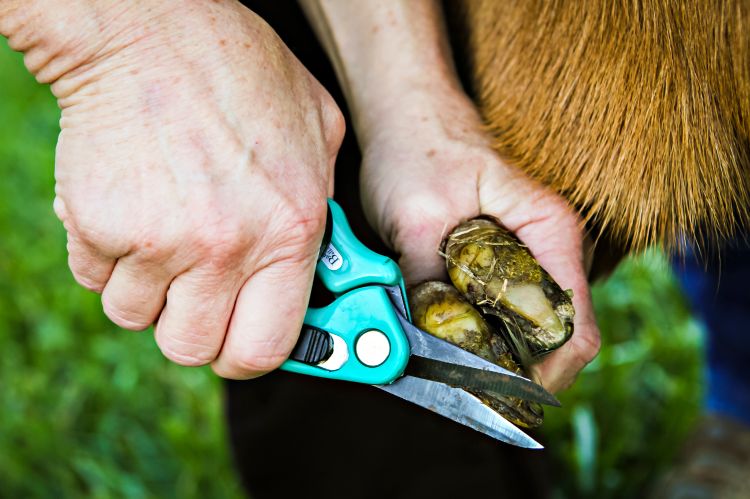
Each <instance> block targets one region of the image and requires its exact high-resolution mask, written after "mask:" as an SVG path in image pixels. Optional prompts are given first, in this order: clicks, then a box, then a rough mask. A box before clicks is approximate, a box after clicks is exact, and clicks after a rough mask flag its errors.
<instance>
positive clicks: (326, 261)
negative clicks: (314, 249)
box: [320, 243, 344, 270]
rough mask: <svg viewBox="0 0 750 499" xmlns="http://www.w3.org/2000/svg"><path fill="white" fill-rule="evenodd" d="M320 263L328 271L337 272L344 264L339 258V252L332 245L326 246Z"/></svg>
mask: <svg viewBox="0 0 750 499" xmlns="http://www.w3.org/2000/svg"><path fill="white" fill-rule="evenodd" d="M320 261H322V262H323V265H325V266H326V267H327V268H328V270H338V269H340V268H341V266H342V265H343V264H344V259H343V258H342V257H341V253H339V250H337V249H336V247H335V246H334V245H333V243H330V244H329V245H328V247H327V248H326V252H325V253H324V254H323V256H322V257H321V258H320Z"/></svg>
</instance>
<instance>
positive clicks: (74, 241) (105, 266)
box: [67, 232, 115, 293]
mask: <svg viewBox="0 0 750 499" xmlns="http://www.w3.org/2000/svg"><path fill="white" fill-rule="evenodd" d="M67 249H68V266H69V267H70V271H71V272H72V273H73V277H74V278H75V280H76V282H78V284H80V285H81V286H83V287H84V288H86V289H89V290H91V291H95V292H97V293H101V292H102V290H103V289H104V287H105V285H106V284H107V281H108V280H109V277H110V275H111V274H112V270H113V269H114V267H115V259H114V258H112V257H108V256H105V255H102V254H101V253H99V252H98V251H97V250H96V249H94V248H93V247H92V246H90V245H88V244H86V243H84V242H83V241H82V240H80V239H79V238H78V237H76V236H75V235H73V234H71V233H70V232H68V244H67Z"/></svg>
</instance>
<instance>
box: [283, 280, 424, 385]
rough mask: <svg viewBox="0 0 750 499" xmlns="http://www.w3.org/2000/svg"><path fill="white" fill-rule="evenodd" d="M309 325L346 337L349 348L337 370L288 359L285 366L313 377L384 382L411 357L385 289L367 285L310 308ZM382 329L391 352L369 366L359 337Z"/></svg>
mask: <svg viewBox="0 0 750 499" xmlns="http://www.w3.org/2000/svg"><path fill="white" fill-rule="evenodd" d="M305 324H308V325H310V326H314V327H317V328H320V329H323V330H325V331H327V332H328V333H329V334H335V335H337V336H339V337H340V338H342V339H343V340H344V342H345V343H346V347H347V359H346V362H344V364H343V365H342V366H341V367H340V368H338V369H336V370H328V369H325V368H323V367H320V366H316V365H310V364H305V363H303V362H299V361H296V360H291V359H290V360H287V361H286V362H285V363H284V364H282V366H281V369H283V370H285V371H291V372H295V373H299V374H307V375H309V376H318V377H321V378H330V379H340V380H347V381H356V382H358V383H367V384H370V385H383V384H387V383H390V382H392V381H394V380H395V379H396V378H398V377H399V376H401V374H402V373H403V372H404V369H405V368H406V363H407V362H408V360H409V351H410V346H409V340H408V339H407V338H406V335H405V334H404V332H403V330H402V329H401V324H400V323H399V321H398V317H397V316H396V313H395V311H394V309H393V305H391V301H390V299H389V298H388V294H387V293H386V291H385V289H383V288H381V287H376V286H366V287H363V288H359V289H355V290H353V291H350V292H348V293H346V294H344V295H341V296H340V297H338V298H337V299H336V300H335V301H334V302H333V303H331V304H330V305H328V306H326V307H323V308H310V309H308V310H307V314H306V315H305ZM373 329H375V330H378V331H380V332H382V333H384V334H385V336H386V337H387V338H388V342H389V346H390V353H389V355H388V357H387V359H386V360H385V361H384V362H383V363H382V364H380V365H379V366H376V367H370V366H367V365H365V364H364V363H363V362H362V361H360V359H359V358H358V357H357V353H356V348H355V345H356V344H357V340H358V339H359V337H360V336H361V335H362V334H363V333H365V332H367V331H369V330H373Z"/></svg>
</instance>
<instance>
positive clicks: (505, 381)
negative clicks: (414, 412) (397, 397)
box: [406, 355, 560, 407]
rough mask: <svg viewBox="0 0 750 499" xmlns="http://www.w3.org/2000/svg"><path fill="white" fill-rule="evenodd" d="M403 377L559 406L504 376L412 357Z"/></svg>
mask: <svg viewBox="0 0 750 499" xmlns="http://www.w3.org/2000/svg"><path fill="white" fill-rule="evenodd" d="M406 374H409V375H411V376H416V377H417V378H423V379H428V380H431V381H438V382H440V383H445V384H447V385H450V386H453V387H456V388H463V389H464V390H472V391H481V392H486V393H490V394H492V395H501V396H503V395H504V396H511V397H518V398H522V399H524V400H530V401H532V402H538V403H540V404H546V405H552V406H555V407H559V406H560V402H558V400H557V399H556V398H555V397H553V396H552V395H551V394H550V393H549V392H547V390H545V389H544V388H542V387H541V386H539V385H537V384H536V383H534V382H532V381H529V380H527V379H526V378H519V377H518V376H508V375H507V374H504V373H498V372H493V371H484V370H482V369H476V368H474V367H466V366H460V365H458V364H451V363H450V362H443V361H440V360H434V359H428V358H425V357H419V356H417V355H412V356H411V357H410V358H409V364H408V365H407V366H406Z"/></svg>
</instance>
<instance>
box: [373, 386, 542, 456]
mask: <svg viewBox="0 0 750 499" xmlns="http://www.w3.org/2000/svg"><path fill="white" fill-rule="evenodd" d="M377 387H378V388H380V389H381V390H385V391H386V392H388V393H392V394H393V395H396V396H397V397H400V398H402V399H404V400H408V401H409V402H412V403H414V404H417V405H419V406H421V407H424V408H425V409H429V410H431V411H433V412H436V413H438V414H440V415H441V416H445V417H447V418H449V419H452V420H453V421H456V422H457V423H461V424H463V425H466V426H468V427H469V428H473V429H475V430H477V431H479V432H482V433H484V434H485V435H488V436H490V437H492V438H495V439H497V440H500V441H501V442H506V443H509V444H511V445H516V446H518V447H524V448H527V449H542V448H543V447H542V445H541V444H539V442H537V441H536V440H534V439H533V438H531V437H530V436H528V435H527V434H525V433H524V432H522V431H521V430H519V429H518V428H516V427H515V426H514V425H513V424H512V423H511V422H510V421H508V420H506V419H505V418H503V417H502V416H500V415H499V414H497V413H496V412H495V411H493V410H492V409H490V408H489V407H487V406H486V405H484V404H483V403H482V402H481V401H480V400H479V399H478V398H476V397H475V396H474V395H472V394H470V393H468V392H465V391H464V390H461V389H460V388H453V387H451V386H448V385H446V384H444V383H438V382H436V381H428V380H426V379H421V378H415V377H413V376H403V377H401V378H399V379H398V380H396V381H395V382H393V383H391V384H390V385H377Z"/></svg>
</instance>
